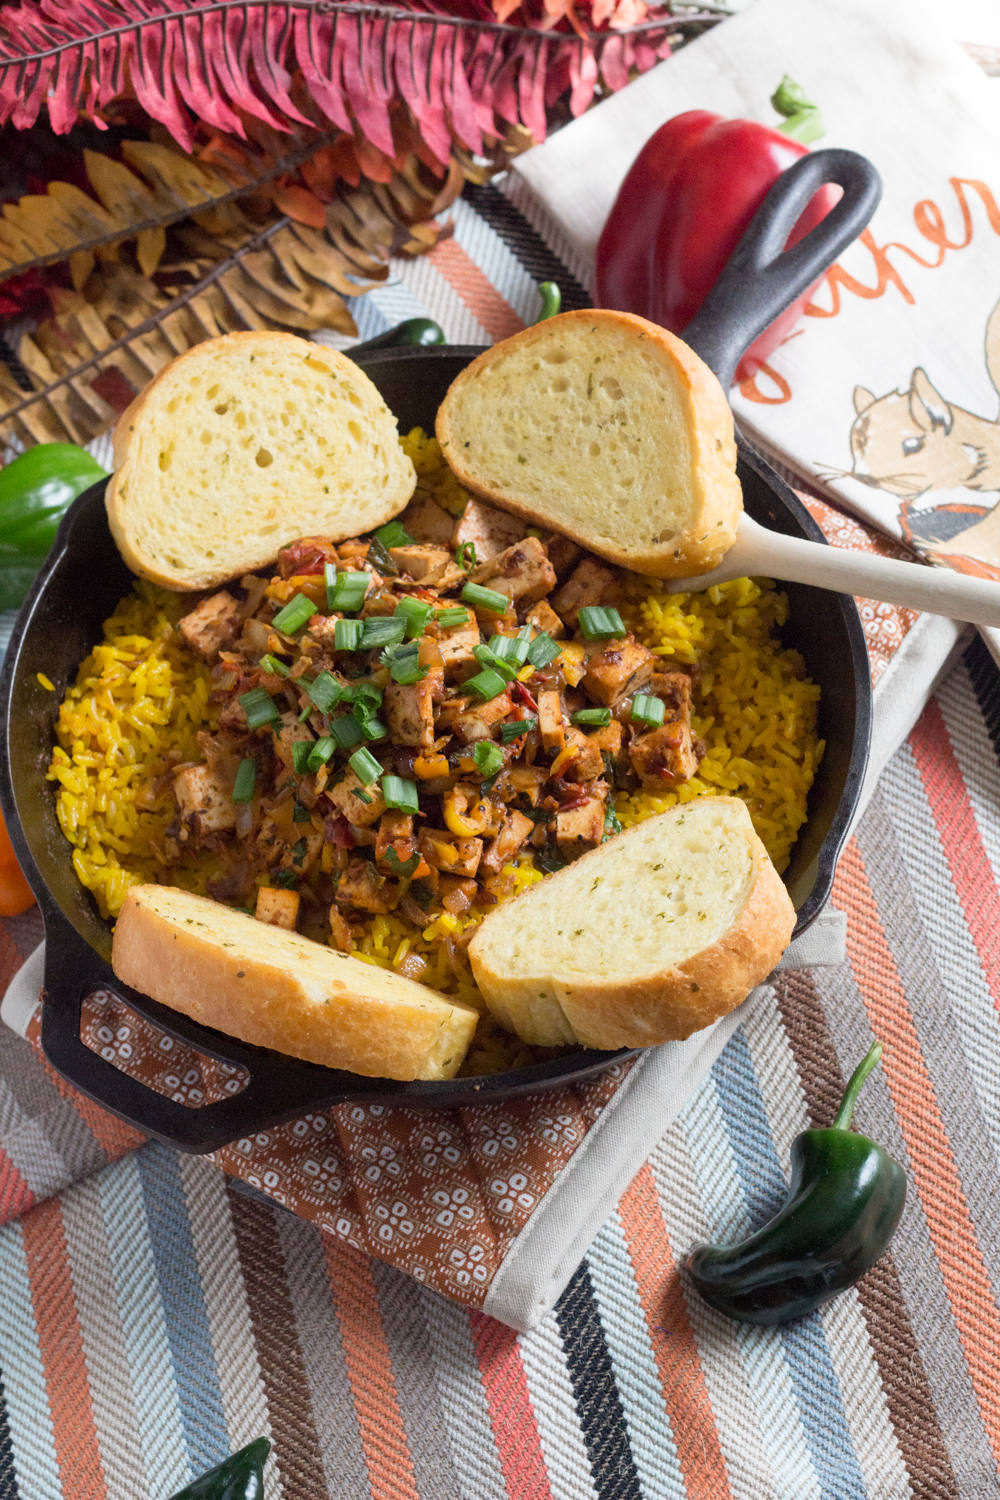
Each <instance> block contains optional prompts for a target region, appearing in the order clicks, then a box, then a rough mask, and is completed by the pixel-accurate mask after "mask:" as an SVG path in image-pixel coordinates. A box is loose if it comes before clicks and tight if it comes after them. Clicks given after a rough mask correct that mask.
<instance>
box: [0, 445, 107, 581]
mask: <svg viewBox="0 0 1000 1500" xmlns="http://www.w3.org/2000/svg"><path fill="white" fill-rule="evenodd" d="M106 475H107V470H106V469H102V468H101V466H100V464H99V463H97V462H96V461H95V460H94V459H93V458H91V456H90V454H89V453H87V452H85V450H84V449H83V448H78V447H77V446H76V444H75V443H38V444H36V446H35V447H34V448H29V449H28V451H27V453H22V454H21V455H20V457H19V458H15V459H14V460H13V462H12V463H9V464H7V465H6V466H5V467H4V468H2V469H0V609H16V608H17V607H18V605H19V604H21V603H22V601H23V599H24V597H25V595H26V594H27V592H28V589H29V588H30V587H31V583H32V580H33V578H34V576H35V574H36V573H37V572H38V570H39V568H40V567H41V566H42V563H43V562H44V561H45V558H46V556H47V555H48V551H49V548H50V547H51V546H52V543H53V541H54V540H55V534H56V531H57V530H58V528H59V522H60V521H61V520H62V517H63V512H64V511H65V510H66V508H67V506H68V505H69V504H70V502H71V501H73V500H75V499H76V497H77V495H80V494H82V493H83V491H84V490H86V489H89V488H90V486H91V485H92V484H96V483H97V481H98V480H99V479H104V478H105V477H106Z"/></svg>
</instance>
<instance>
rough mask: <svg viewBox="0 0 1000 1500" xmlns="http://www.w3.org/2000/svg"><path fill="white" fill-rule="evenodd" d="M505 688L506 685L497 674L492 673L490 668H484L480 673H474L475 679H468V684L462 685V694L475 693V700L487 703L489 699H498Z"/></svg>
mask: <svg viewBox="0 0 1000 1500" xmlns="http://www.w3.org/2000/svg"><path fill="white" fill-rule="evenodd" d="M505 687H506V683H505V682H504V680H503V678H502V677H501V676H500V674H499V672H494V671H493V669H492V667H484V668H483V670H482V671H481V672H477V673H476V675H475V677H470V678H469V680H468V682H463V683H462V692H463V693H475V695H476V697H477V698H481V699H482V700H483V702H484V703H488V702H489V701H490V699H491V698H496V697H499V695H500V694H501V693H502V692H503V690H504V688H505Z"/></svg>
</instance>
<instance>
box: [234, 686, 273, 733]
mask: <svg viewBox="0 0 1000 1500" xmlns="http://www.w3.org/2000/svg"><path fill="white" fill-rule="evenodd" d="M240 706H241V707H242V709H243V712H244V713H245V714H246V716H247V724H248V725H249V726H250V728H251V729H260V728H261V727H262V726H263V725H264V724H273V723H275V722H276V721H277V720H278V719H279V718H280V717H281V715H280V714H279V713H278V705H277V704H276V703H275V701H274V699H273V698H272V697H271V694H270V693H269V692H268V691H267V689H266V688H260V687H259V688H251V690H250V692H249V693H241V694H240Z"/></svg>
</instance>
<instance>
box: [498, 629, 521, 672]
mask: <svg viewBox="0 0 1000 1500" xmlns="http://www.w3.org/2000/svg"><path fill="white" fill-rule="evenodd" d="M489 645H490V650H491V651H492V652H493V655H494V656H499V657H500V659H501V661H510V662H515V663H516V664H517V665H518V666H519V667H523V666H524V664H525V662H526V661H527V660H528V652H529V651H530V649H531V641H530V639H529V634H528V631H527V630H519V631H518V632H517V635H491V636H490V643H489Z"/></svg>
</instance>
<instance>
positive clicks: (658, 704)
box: [632, 693, 665, 724]
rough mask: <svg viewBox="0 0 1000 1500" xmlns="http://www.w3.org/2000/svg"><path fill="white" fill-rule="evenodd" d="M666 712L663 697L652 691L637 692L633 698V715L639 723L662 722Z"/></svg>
mask: <svg viewBox="0 0 1000 1500" xmlns="http://www.w3.org/2000/svg"><path fill="white" fill-rule="evenodd" d="M664 712H665V710H664V707H663V699H662V698H654V697H653V695H652V693H636V695H635V697H634V698H633V699H632V717H633V719H635V721H636V722H637V723H638V724H662V723H663V715H664Z"/></svg>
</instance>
